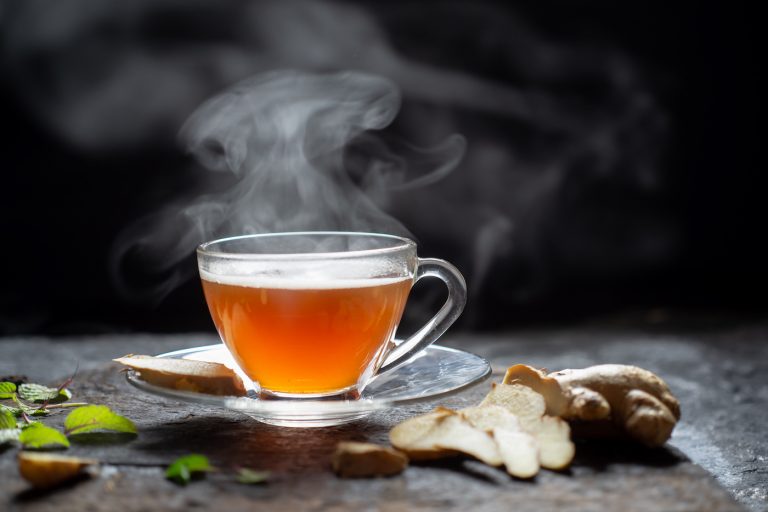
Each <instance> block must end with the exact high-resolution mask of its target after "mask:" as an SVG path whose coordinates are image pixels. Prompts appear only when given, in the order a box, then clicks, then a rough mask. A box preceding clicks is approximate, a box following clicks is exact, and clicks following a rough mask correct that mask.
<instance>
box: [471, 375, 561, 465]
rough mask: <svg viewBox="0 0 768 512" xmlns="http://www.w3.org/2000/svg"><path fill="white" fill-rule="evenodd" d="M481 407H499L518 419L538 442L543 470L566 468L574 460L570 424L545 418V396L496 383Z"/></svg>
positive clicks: (550, 417)
mask: <svg viewBox="0 0 768 512" xmlns="http://www.w3.org/2000/svg"><path fill="white" fill-rule="evenodd" d="M480 405H481V406H488V405H499V406H502V407H504V408H506V409H507V410H508V411H509V412H510V413H512V414H514V415H515V416H517V419H518V421H519V422H520V425H521V426H522V428H523V430H524V431H526V432H528V433H529V434H530V435H532V436H533V437H534V438H535V439H536V443H537V446H538V456H539V464H541V467H543V468H547V469H563V468H565V467H568V465H569V464H570V463H571V461H572V460H573V457H574V455H575V453H576V448H575V447H574V445H573V442H572V441H571V429H570V427H569V426H568V423H566V422H565V421H563V420H562V419H560V418H558V417H556V416H545V414H544V413H545V412H546V404H545V402H544V397H543V396H542V395H541V394H539V393H537V392H536V391H534V390H533V389H531V388H530V387H528V386H523V385H522V384H494V386H493V387H492V388H491V392H490V393H488V395H487V396H486V397H485V399H484V400H483V401H482V403H481V404H480Z"/></svg>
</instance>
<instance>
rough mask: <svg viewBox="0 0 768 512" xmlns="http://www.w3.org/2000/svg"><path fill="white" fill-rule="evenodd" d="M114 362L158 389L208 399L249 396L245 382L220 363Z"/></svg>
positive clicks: (145, 358)
mask: <svg viewBox="0 0 768 512" xmlns="http://www.w3.org/2000/svg"><path fill="white" fill-rule="evenodd" d="M113 361H115V362H118V363H120V364H124V365H125V366H128V367H129V368H132V369H134V370H136V371H137V372H138V373H139V377H140V378H141V379H142V380H144V381H147V382H149V383H150V384H154V385H156V386H161V387H165V388H171V389H177V390H181V391H194V392H196V393H205V394H209V395H225V396H244V395H245V394H246V390H245V386H244V385H243V381H242V379H241V378H240V377H239V376H238V375H237V374H236V373H235V372H234V371H233V370H231V369H230V368H228V367H226V366H224V365H223V364H220V363H210V362H206V361H193V360H189V359H166V358H159V357H152V356H144V355H133V354H128V355H126V356H123V357H120V358H118V359H113Z"/></svg>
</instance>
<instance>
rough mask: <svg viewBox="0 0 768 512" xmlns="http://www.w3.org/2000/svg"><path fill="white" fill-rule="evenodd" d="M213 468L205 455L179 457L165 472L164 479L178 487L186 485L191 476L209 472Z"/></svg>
mask: <svg viewBox="0 0 768 512" xmlns="http://www.w3.org/2000/svg"><path fill="white" fill-rule="evenodd" d="M212 469H213V468H212V467H211V464H210V463H209V462H208V457H206V456H205V455H197V454H192V455H185V456H184V457H179V458H178V459H176V460H175V461H173V463H172V464H171V465H170V466H168V469H166V470H165V478H167V479H168V480H171V481H173V482H176V483H177V484H180V485H187V484H188V483H189V481H190V480H191V479H192V475H193V474H195V473H196V474H200V473H204V472H206V471H211V470H212Z"/></svg>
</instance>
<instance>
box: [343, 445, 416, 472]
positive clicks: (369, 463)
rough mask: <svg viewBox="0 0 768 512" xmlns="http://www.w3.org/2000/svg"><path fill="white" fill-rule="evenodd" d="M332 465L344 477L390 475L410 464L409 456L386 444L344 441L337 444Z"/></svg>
mask: <svg viewBox="0 0 768 512" xmlns="http://www.w3.org/2000/svg"><path fill="white" fill-rule="evenodd" d="M331 465H332V466H333V470H334V471H335V472H336V473H337V474H338V475H339V476H341V477H343V478H358V477H372V476H390V475H396V474H398V473H401V472H402V471H403V470H404V469H405V468H406V467H407V466H408V457H406V456H405V455H404V454H403V453H401V452H399V451H397V450H394V449H392V448H388V447H386V446H380V445H377V444H372V443H359V442H353V441H344V442H341V443H339V444H338V445H337V446H336V451H335V452H334V454H333V458H332V459H331Z"/></svg>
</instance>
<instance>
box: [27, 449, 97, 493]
mask: <svg viewBox="0 0 768 512" xmlns="http://www.w3.org/2000/svg"><path fill="white" fill-rule="evenodd" d="M17 461H18V464H19V473H20V474H21V476H22V477H23V478H24V480H26V481H27V482H29V483H30V484H32V486H33V487H36V488H39V489H47V488H50V487H55V486H57V485H59V484H61V483H64V482H66V481H67V480H71V479H73V478H75V477H76V476H78V475H79V474H80V473H81V471H82V470H83V468H85V467H87V466H91V465H93V464H98V461H96V460H93V459H81V458H78V457H68V456H65V455H57V454H53V453H37V452H20V453H19V456H18V458H17Z"/></svg>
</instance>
